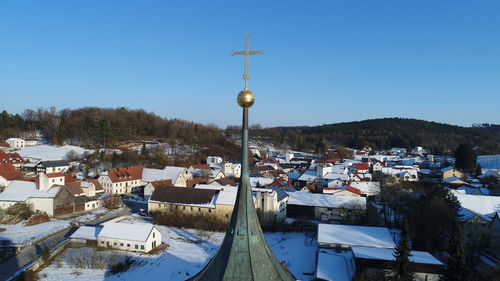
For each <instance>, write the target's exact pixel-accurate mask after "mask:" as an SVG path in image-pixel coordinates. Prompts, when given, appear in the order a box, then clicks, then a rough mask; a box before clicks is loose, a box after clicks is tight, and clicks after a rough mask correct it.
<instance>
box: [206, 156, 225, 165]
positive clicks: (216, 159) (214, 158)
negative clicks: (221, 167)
mask: <svg viewBox="0 0 500 281" xmlns="http://www.w3.org/2000/svg"><path fill="white" fill-rule="evenodd" d="M220 163H222V158H221V157H219V156H208V157H207V164H209V165H210V166H211V165H212V164H220Z"/></svg>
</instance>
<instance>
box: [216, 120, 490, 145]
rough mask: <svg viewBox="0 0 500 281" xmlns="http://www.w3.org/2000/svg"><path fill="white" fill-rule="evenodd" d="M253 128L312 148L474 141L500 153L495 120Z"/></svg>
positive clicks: (260, 135) (257, 134)
mask: <svg viewBox="0 0 500 281" xmlns="http://www.w3.org/2000/svg"><path fill="white" fill-rule="evenodd" d="M250 129H251V132H250V135H251V136H252V137H253V138H255V139H261V140H267V141H270V142H271V143H273V144H274V145H276V146H289V147H290V148H291V149H295V150H300V151H308V152H321V150H322V148H323V147H324V146H325V143H328V144H329V145H331V146H335V145H344V146H347V147H350V148H358V149H361V148H363V146H365V145H367V146H370V147H372V148H374V149H390V148H392V147H403V148H408V149H410V148H414V147H416V146H424V147H425V148H427V149H430V151H431V153H434V154H452V153H453V151H455V149H456V148H457V147H458V146H459V145H460V144H462V143H471V144H474V145H475V146H477V152H478V153H479V154H497V153H500V125H494V124H480V125H474V126H472V127H461V126H455V125H448V124H442V123H437V122H428V121H423V120H417V119H407V118H381V119H370V120H364V121H357V122H345V123H336V124H328V125H321V126H312V127H307V126H302V127H272V128H262V127H261V126H259V125H255V126H252V127H251V128H250ZM237 131H238V127H237V126H228V127H227V128H226V134H227V135H232V134H234V133H236V132H237Z"/></svg>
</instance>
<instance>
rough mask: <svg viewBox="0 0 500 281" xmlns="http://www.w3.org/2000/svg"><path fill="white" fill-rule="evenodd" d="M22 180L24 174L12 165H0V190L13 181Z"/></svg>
mask: <svg viewBox="0 0 500 281" xmlns="http://www.w3.org/2000/svg"><path fill="white" fill-rule="evenodd" d="M22 178H23V174H22V173H21V171H19V170H17V169H16V168H15V167H14V165H12V163H7V164H2V165H0V188H1V187H6V186H8V185H9V184H10V183H11V182H12V181H13V180H20V179H22Z"/></svg>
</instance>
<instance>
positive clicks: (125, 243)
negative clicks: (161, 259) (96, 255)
mask: <svg viewBox="0 0 500 281" xmlns="http://www.w3.org/2000/svg"><path fill="white" fill-rule="evenodd" d="M97 245H98V246H99V247H105V248H113V249H119V250H125V251H134V252H143V253H148V252H150V251H151V250H153V249H154V248H156V247H158V246H160V245H161V232H160V231H159V230H158V229H157V228H156V227H155V226H154V225H152V224H142V223H141V224H139V223H137V224H129V223H117V222H108V223H105V224H104V226H103V228H102V230H101V231H100V232H99V234H97Z"/></svg>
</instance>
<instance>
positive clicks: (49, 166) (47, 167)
mask: <svg viewBox="0 0 500 281" xmlns="http://www.w3.org/2000/svg"><path fill="white" fill-rule="evenodd" d="M68 169H69V164H68V163H67V162H65V161H41V162H39V163H38V164H37V166H36V172H37V174H40V173H44V174H51V173H66V172H67V171H68Z"/></svg>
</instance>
